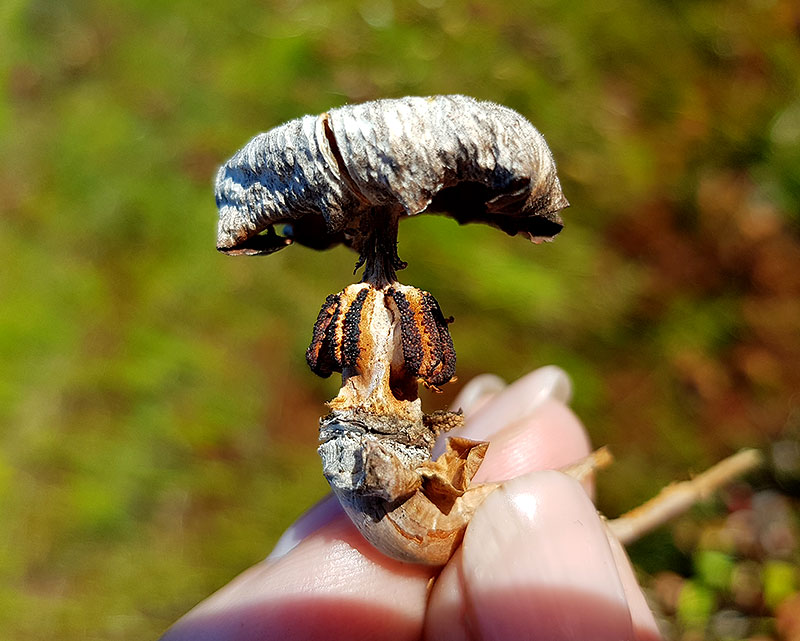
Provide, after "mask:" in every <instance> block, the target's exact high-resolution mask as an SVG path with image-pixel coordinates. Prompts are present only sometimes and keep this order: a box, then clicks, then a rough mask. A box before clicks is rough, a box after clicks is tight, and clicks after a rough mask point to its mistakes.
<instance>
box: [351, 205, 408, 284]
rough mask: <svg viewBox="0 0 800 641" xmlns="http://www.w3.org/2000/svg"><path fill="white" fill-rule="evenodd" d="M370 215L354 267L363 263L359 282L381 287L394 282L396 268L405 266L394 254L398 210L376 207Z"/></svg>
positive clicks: (395, 253) (395, 251) (395, 249)
mask: <svg viewBox="0 0 800 641" xmlns="http://www.w3.org/2000/svg"><path fill="white" fill-rule="evenodd" d="M370 218H371V220H370V223H371V230H370V232H369V234H368V235H367V237H366V238H365V240H364V244H363V245H362V247H361V256H360V258H359V259H358V264H357V265H356V269H358V268H359V267H360V266H361V265H364V275H363V277H362V279H361V282H362V283H370V284H371V285H373V286H374V287H376V288H378V289H381V288H383V287H385V286H386V285H390V284H392V283H393V282H395V281H396V280H397V276H396V272H397V270H400V269H405V267H406V266H407V265H408V263H405V262H403V261H402V260H400V256H398V254H397V224H398V220H399V216H398V214H397V212H396V211H395V210H391V209H383V210H375V211H374V213H373V215H372V216H370Z"/></svg>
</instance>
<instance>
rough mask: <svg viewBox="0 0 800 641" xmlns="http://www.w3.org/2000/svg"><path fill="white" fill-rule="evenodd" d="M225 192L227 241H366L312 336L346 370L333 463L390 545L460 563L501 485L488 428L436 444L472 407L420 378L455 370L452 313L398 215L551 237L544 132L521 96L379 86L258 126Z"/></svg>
mask: <svg viewBox="0 0 800 641" xmlns="http://www.w3.org/2000/svg"><path fill="white" fill-rule="evenodd" d="M216 197H217V204H218V206H219V215H220V218H219V230H218V235H217V249H219V250H220V251H222V252H224V253H227V254H251V255H258V254H270V253H272V252H274V251H277V250H279V249H281V248H283V247H285V246H286V245H288V244H290V243H291V242H293V241H296V242H299V243H301V244H304V245H308V246H311V247H315V248H318V249H323V248H325V247H329V246H331V245H333V244H336V243H344V244H346V245H348V246H349V247H352V248H353V249H354V250H355V251H357V252H358V253H359V262H358V265H359V266H360V265H362V264H363V265H364V273H363V277H362V280H361V282H360V283H358V284H354V285H350V286H348V287H346V288H345V289H344V290H343V291H341V292H339V293H338V294H334V295H331V296H328V298H327V299H326V301H325V303H324V304H323V306H322V309H321V310H320V312H319V315H318V317H317V322H316V323H315V325H314V331H313V335H312V340H311V345H310V346H309V348H308V351H307V352H306V360H307V361H308V364H309V366H310V367H311V369H312V371H314V372H315V373H316V374H319V375H320V376H330V375H331V374H332V373H333V372H340V373H341V375H342V387H341V390H340V391H339V394H338V395H337V396H336V398H334V399H333V400H331V401H330V402H329V403H328V406H329V408H330V410H331V411H330V414H329V415H327V416H325V417H323V418H322V419H321V420H320V446H319V453H320V456H321V457H322V466H323V473H324V474H325V478H326V479H327V480H328V482H329V483H330V486H331V488H332V489H333V491H334V493H335V494H336V496H337V497H338V498H339V501H340V502H341V504H342V506H343V507H344V509H345V511H346V512H347V514H348V515H349V516H350V518H351V520H352V521H353V523H354V524H355V525H356V527H358V529H359V530H360V531H361V532H362V533H363V534H364V536H365V538H367V540H369V541H370V542H371V543H372V544H373V545H375V546H376V547H377V548H378V549H380V550H381V551H383V552H384V553H386V554H387V555H389V556H392V557H394V558H396V559H400V560H403V561H410V562H415V563H425V564H429V565H441V564H443V563H446V562H447V559H449V558H450V556H451V555H452V553H453V551H454V550H455V548H456V547H457V546H458V544H459V543H460V541H461V537H462V536H463V532H464V528H465V527H466V525H467V523H468V522H469V519H470V518H471V516H472V513H473V511H474V510H475V508H476V507H477V506H478V505H479V504H480V502H481V500H482V498H483V497H484V496H485V495H486V493H487V492H488V491H490V490H491V489H492V488H491V487H490V486H486V485H484V486H477V487H470V481H471V480H472V477H473V476H474V474H475V472H476V471H477V469H478V467H479V466H480V464H481V461H482V460H483V457H484V454H485V452H486V447H487V444H486V443H478V442H474V441H468V440H466V439H463V438H450V439H448V443H447V449H446V451H445V453H444V454H443V455H442V456H440V457H439V458H438V459H437V460H436V461H432V460H431V450H432V448H433V445H434V442H435V440H436V438H437V436H438V435H439V434H440V433H442V432H446V431H448V430H450V429H452V428H453V427H457V426H458V425H460V423H461V416H460V415H459V414H457V413H450V412H434V413H433V414H431V415H424V414H423V412H422V407H421V403H420V399H419V397H418V386H419V384H420V383H422V384H424V385H426V386H428V387H430V388H432V389H437V388H438V387H439V386H441V385H444V384H446V383H448V382H449V381H451V380H452V379H453V378H454V374H455V366H456V354H455V350H454V348H453V342H452V339H451V338H450V332H449V330H448V325H449V323H450V322H452V319H451V318H446V317H445V316H444V314H443V313H442V311H441V309H440V307H439V304H438V303H437V302H436V300H435V299H434V297H433V296H432V295H431V294H430V293H428V292H425V291H422V290H419V289H417V288H415V287H411V286H408V285H403V284H401V283H399V282H398V281H397V278H396V270H398V269H402V268H403V267H405V263H404V262H403V261H401V260H400V258H399V256H398V254H397V230H398V223H399V220H400V219H401V218H403V217H405V216H412V215H416V214H420V213H423V212H427V211H432V212H441V213H445V214H448V215H450V216H452V217H454V218H455V219H456V220H458V221H459V222H461V223H467V222H482V223H487V224H489V225H492V226H494V227H497V228H499V229H501V230H503V231H505V232H506V233H508V234H511V235H515V234H524V235H527V236H528V237H529V238H531V239H532V240H535V241H537V240H549V239H551V238H552V237H553V236H555V235H556V234H558V232H559V231H560V230H561V227H562V222H561V218H560V217H559V214H558V212H559V211H560V210H561V209H563V208H564V207H566V206H567V201H566V199H565V198H564V195H563V194H562V193H561V186H560V184H559V181H558V177H557V176H556V170H555V163H554V162H553V157H552V155H551V153H550V150H549V149H548V147H547V145H546V143H545V141H544V138H543V137H542V136H541V134H540V133H539V132H538V131H536V129H534V127H533V125H531V124H530V123H529V122H528V121H527V120H525V118H523V117H522V116H520V115H519V114H518V113H516V112H515V111H512V110H511V109H508V108H506V107H502V106H500V105H496V104H493V103H489V102H479V101H477V100H475V99H473V98H467V97H465V96H433V97H429V98H401V99H397V100H376V101H374V102H368V103H365V104H363V105H349V106H346V107H341V108H339V109H333V110H331V111H330V112H328V113H325V114H322V115H320V116H304V117H303V118H299V119H297V120H292V121H291V122H288V123H286V124H284V125H281V126H280V127H277V128H275V129H272V130H271V131H268V132H267V133H264V134H260V135H258V136H256V137H255V138H253V140H251V141H250V142H249V143H247V145H245V146H244V148H242V149H241V150H240V151H239V152H237V153H236V154H235V155H234V156H233V157H232V158H231V159H230V160H229V161H228V162H227V163H225V165H223V166H222V168H221V169H220V170H219V174H218V175H217V184H216ZM279 224H280V225H284V229H283V230H282V233H283V234H284V235H283V236H280V235H278V233H277V232H276V231H275V225H279Z"/></svg>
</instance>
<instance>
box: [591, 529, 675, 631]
mask: <svg viewBox="0 0 800 641" xmlns="http://www.w3.org/2000/svg"><path fill="white" fill-rule="evenodd" d="M605 530H606V538H607V539H608V543H609V546H610V548H611V554H612V555H613V557H614V560H615V562H616V564H617V572H618V573H619V577H620V580H621V581H622V588H623V589H624V590H625V596H626V598H627V600H628V606H629V607H630V611H631V621H632V623H633V631H634V634H635V638H636V640H637V641H661V639H662V636H661V632H660V630H659V629H658V624H657V623H656V619H655V617H654V616H653V611H652V610H651V609H650V606H649V605H648V604H647V599H646V598H645V596H644V592H642V588H641V586H640V585H639V582H638V581H637V580H636V575H635V573H634V571H633V566H632V565H631V562H630V559H629V558H628V554H627V553H626V552H625V548H623V546H622V544H621V543H620V542H619V539H617V537H616V536H614V534H613V533H612V532H611V530H610V529H609V528H608V526H607V524H606V527H605Z"/></svg>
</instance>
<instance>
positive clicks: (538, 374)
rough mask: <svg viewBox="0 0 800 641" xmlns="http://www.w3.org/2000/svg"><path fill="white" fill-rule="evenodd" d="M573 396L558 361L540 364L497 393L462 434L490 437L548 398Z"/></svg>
mask: <svg viewBox="0 0 800 641" xmlns="http://www.w3.org/2000/svg"><path fill="white" fill-rule="evenodd" d="M571 396H572V383H571V382H570V379H569V376H567V373H566V372H565V371H564V370H562V369H561V368H560V367H556V366H555V365H548V366H546V367H540V368H539V369H537V370H534V371H533V372H531V373H530V374H526V375H525V376H523V377H522V378H520V379H518V380H516V381H514V382H513V383H512V384H511V385H509V386H508V387H506V388H505V389H504V390H503V391H502V392H499V393H498V394H496V395H495V396H494V398H492V400H491V401H489V402H488V403H487V404H486V405H484V406H483V407H481V408H480V409H479V410H478V411H477V412H475V413H474V415H472V416H471V417H470V420H469V423H468V424H467V426H466V427H465V428H464V430H463V431H462V432H461V433H460V434H459V436H463V437H464V438H472V439H476V440H488V439H489V438H491V437H492V436H493V435H494V434H496V433H497V432H498V431H500V430H501V429H503V428H504V427H505V426H507V425H509V424H510V423H512V422H514V421H517V420H519V419H521V418H523V417H525V416H527V415H529V414H531V413H533V412H534V411H536V409H537V408H539V407H540V406H541V405H542V403H544V402H545V401H547V400H551V399H555V400H558V401H561V402H562V403H566V402H568V401H569V399H570V397H571Z"/></svg>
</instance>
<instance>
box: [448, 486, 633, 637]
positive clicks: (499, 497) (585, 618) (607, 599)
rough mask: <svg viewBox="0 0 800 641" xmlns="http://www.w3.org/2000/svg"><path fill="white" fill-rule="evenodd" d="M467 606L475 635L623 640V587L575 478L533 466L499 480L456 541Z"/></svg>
mask: <svg viewBox="0 0 800 641" xmlns="http://www.w3.org/2000/svg"><path fill="white" fill-rule="evenodd" d="M462 554H463V562H462V564H461V567H462V576H463V582H464V591H465V593H466V600H467V606H466V611H467V612H468V613H469V615H470V617H471V618H472V622H471V623H472V624H474V626H475V627H476V629H478V630H479V635H478V636H479V637H480V638H481V639H508V638H531V639H549V640H551V641H558V640H560V639H580V638H592V639H597V640H603V639H615V640H618V639H631V638H633V637H632V634H633V633H632V627H631V617H630V612H629V610H628V604H627V601H626V595H625V591H624V589H623V586H622V583H621V581H620V577H619V576H618V574H617V571H616V565H615V561H614V558H613V555H612V553H611V550H610V547H609V544H608V541H607V539H606V536H605V530H604V527H603V525H602V523H601V521H600V519H599V518H598V516H597V513H596V511H595V508H594V506H593V505H592V503H591V501H590V500H589V498H588V496H587V495H586V493H585V492H584V491H583V489H582V488H581V486H580V484H579V483H577V482H576V481H575V480H573V479H571V478H569V477H567V476H566V475H564V474H561V473H559V472H554V471H541V472H534V473H531V474H528V475H525V476H523V477H520V478H516V479H513V480H511V481H508V482H507V483H505V484H504V485H503V486H501V487H500V488H499V489H498V490H496V491H495V492H494V493H492V494H491V495H490V496H489V497H488V498H487V499H486V501H485V502H484V504H483V505H482V506H481V508H480V509H479V510H478V511H477V512H476V513H475V516H474V517H473V520H472V522H471V523H470V525H469V527H468V528H467V532H466V535H465V537H464V543H463V545H462Z"/></svg>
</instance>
